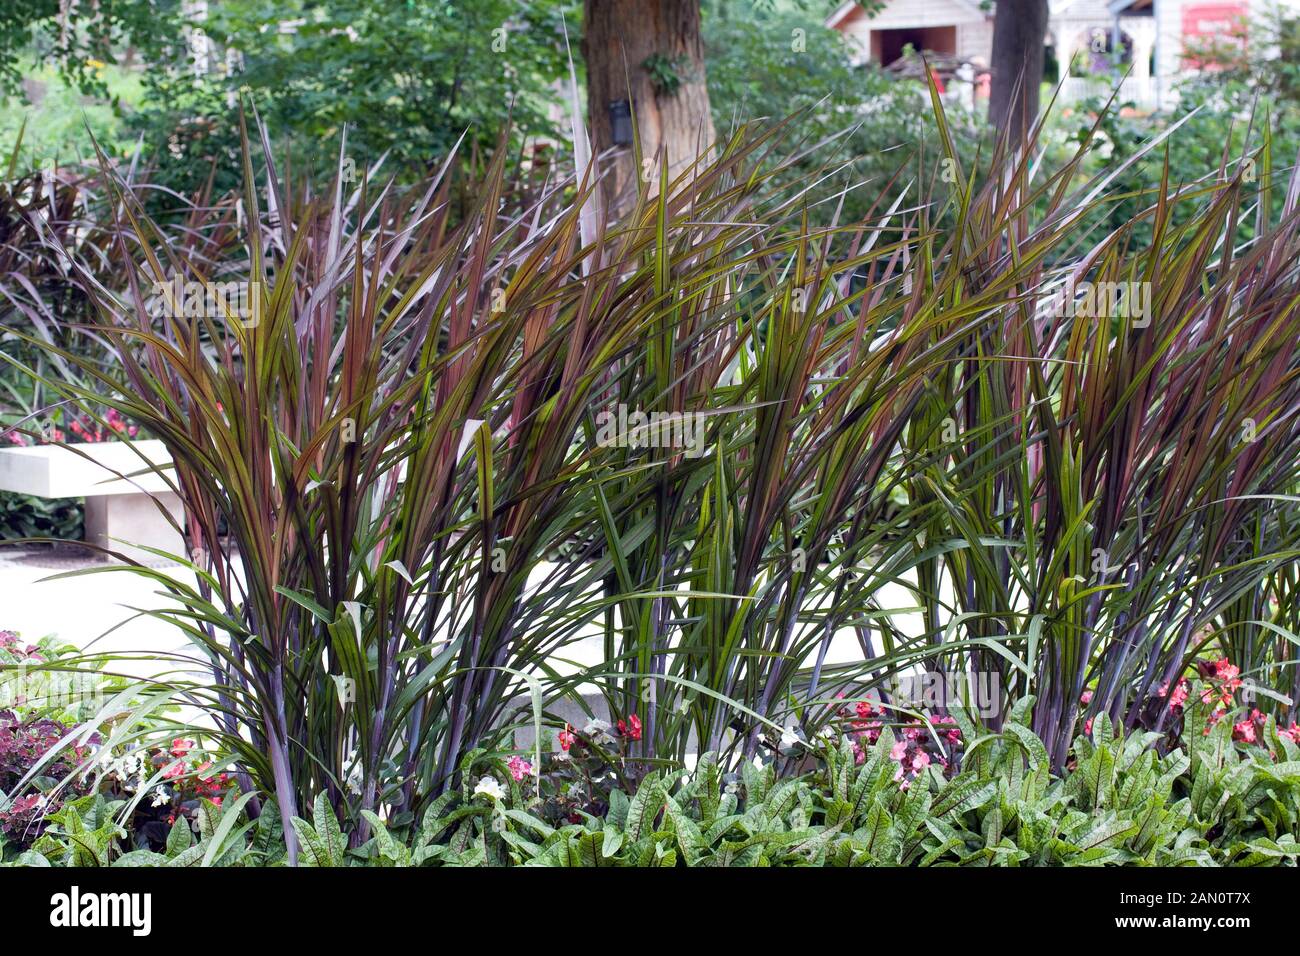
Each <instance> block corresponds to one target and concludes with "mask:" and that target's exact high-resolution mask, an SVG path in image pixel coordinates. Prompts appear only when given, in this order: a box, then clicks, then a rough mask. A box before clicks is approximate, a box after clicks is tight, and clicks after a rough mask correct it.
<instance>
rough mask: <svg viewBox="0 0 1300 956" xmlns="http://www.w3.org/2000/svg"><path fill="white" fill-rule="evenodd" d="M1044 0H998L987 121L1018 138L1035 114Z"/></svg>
mask: <svg viewBox="0 0 1300 956" xmlns="http://www.w3.org/2000/svg"><path fill="white" fill-rule="evenodd" d="M1046 34H1047V0H998V5H997V13H996V14H995V15H994V18H993V64H992V69H993V88H992V90H991V91H990V94H989V122H990V123H991V124H992V125H993V126H995V127H997V128H998V129H1000V130H1004V131H1006V132H1009V133H1010V134H1011V135H1012V136H1013V137H1016V138H1018V137H1019V136H1020V135H1021V133H1022V132H1023V131H1024V130H1027V129H1029V128H1030V127H1032V126H1033V124H1034V121H1035V120H1036V119H1037V118H1038V87H1039V84H1041V83H1042V82H1043V38H1044V36H1045V35H1046Z"/></svg>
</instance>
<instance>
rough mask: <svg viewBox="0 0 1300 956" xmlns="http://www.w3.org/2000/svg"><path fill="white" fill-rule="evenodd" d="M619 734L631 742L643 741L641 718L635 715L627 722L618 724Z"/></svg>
mask: <svg viewBox="0 0 1300 956" xmlns="http://www.w3.org/2000/svg"><path fill="white" fill-rule="evenodd" d="M618 732H619V733H620V734H622V735H623V736H624V737H627V738H629V739H631V740H640V739H641V718H640V717H638V716H637V715H636V714H633V715H632V716H631V717H629V718H628V719H627V721H626V722H625V721H622V720H620V721H619V722H618Z"/></svg>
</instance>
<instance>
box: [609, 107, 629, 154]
mask: <svg viewBox="0 0 1300 956" xmlns="http://www.w3.org/2000/svg"><path fill="white" fill-rule="evenodd" d="M609 125H610V127H611V128H612V129H613V130H614V145H615V146H631V145H632V104H631V103H629V102H628V101H627V100H612V101H611V102H610V104H609Z"/></svg>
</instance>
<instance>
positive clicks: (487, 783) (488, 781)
mask: <svg viewBox="0 0 1300 956" xmlns="http://www.w3.org/2000/svg"><path fill="white" fill-rule="evenodd" d="M480 793H481V794H484V795H486V796H489V797H491V798H492V799H493V800H500V799H501V798H502V797H504V796H505V795H506V793H505V791H504V790H502V789H501V784H500V783H499V782H498V781H497V778H496V777H480V778H479V781H478V786H476V787H475V788H474V795H475V796H478V795H479V794H480Z"/></svg>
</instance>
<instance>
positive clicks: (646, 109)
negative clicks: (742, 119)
mask: <svg viewBox="0 0 1300 956" xmlns="http://www.w3.org/2000/svg"><path fill="white" fill-rule="evenodd" d="M582 45H583V55H584V56H585V58H586V61H587V116H588V122H589V124H590V126H591V138H592V146H593V151H594V152H595V154H596V155H600V154H602V153H604V152H605V151H607V150H609V149H611V148H612V147H614V128H613V122H612V120H611V117H610V104H611V103H613V102H615V101H618V100H627V101H628V102H629V104H630V107H631V110H632V115H633V125H634V127H635V129H636V132H637V136H638V138H639V139H640V147H641V156H642V162H643V167H642V168H634V163H635V160H634V156H633V147H632V146H626V147H620V148H619V150H618V153H617V154H615V156H614V157H613V158H612V160H605V161H603V162H602V165H601V169H602V171H604V170H608V172H606V178H605V195H606V198H607V201H608V203H609V208H610V209H611V210H617V209H618V208H619V207H620V206H621V205H623V204H625V203H626V202H627V200H628V198H629V197H630V196H632V195H634V194H635V190H636V180H637V178H638V177H642V178H644V176H645V174H647V173H648V174H649V178H650V183H651V189H652V190H653V189H655V188H657V187H656V185H655V184H657V183H658V181H659V167H658V157H659V155H660V150H661V149H662V150H663V151H664V152H665V153H666V155H667V159H668V177H669V179H670V180H671V179H672V178H673V177H675V176H677V175H678V174H679V173H681V172H683V171H684V170H686V169H689V168H690V166H691V164H692V163H693V162H694V161H695V159H696V157H697V156H698V155H700V153H701V152H704V151H706V150H707V149H708V148H709V147H711V146H712V144H713V140H714V131H713V120H712V116H711V114H710V112H709V90H708V87H707V85H706V84H705V74H704V42H703V39H702V38H701V36H700V4H699V0H585V2H584V4H583V43H582ZM651 58H654V61H656V62H659V63H661V64H665V63H666V64H670V72H671V73H672V74H673V75H674V76H675V77H676V78H677V79H678V80H679V81H680V83H679V84H678V85H677V86H676V89H667V88H664V87H663V86H656V83H655V81H654V79H653V78H652V76H651V74H650V72H649V71H648V70H647V69H646V61H647V60H648V59H651ZM646 161H649V162H650V163H653V165H645V163H646ZM611 162H612V168H611V166H610V163H611Z"/></svg>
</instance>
